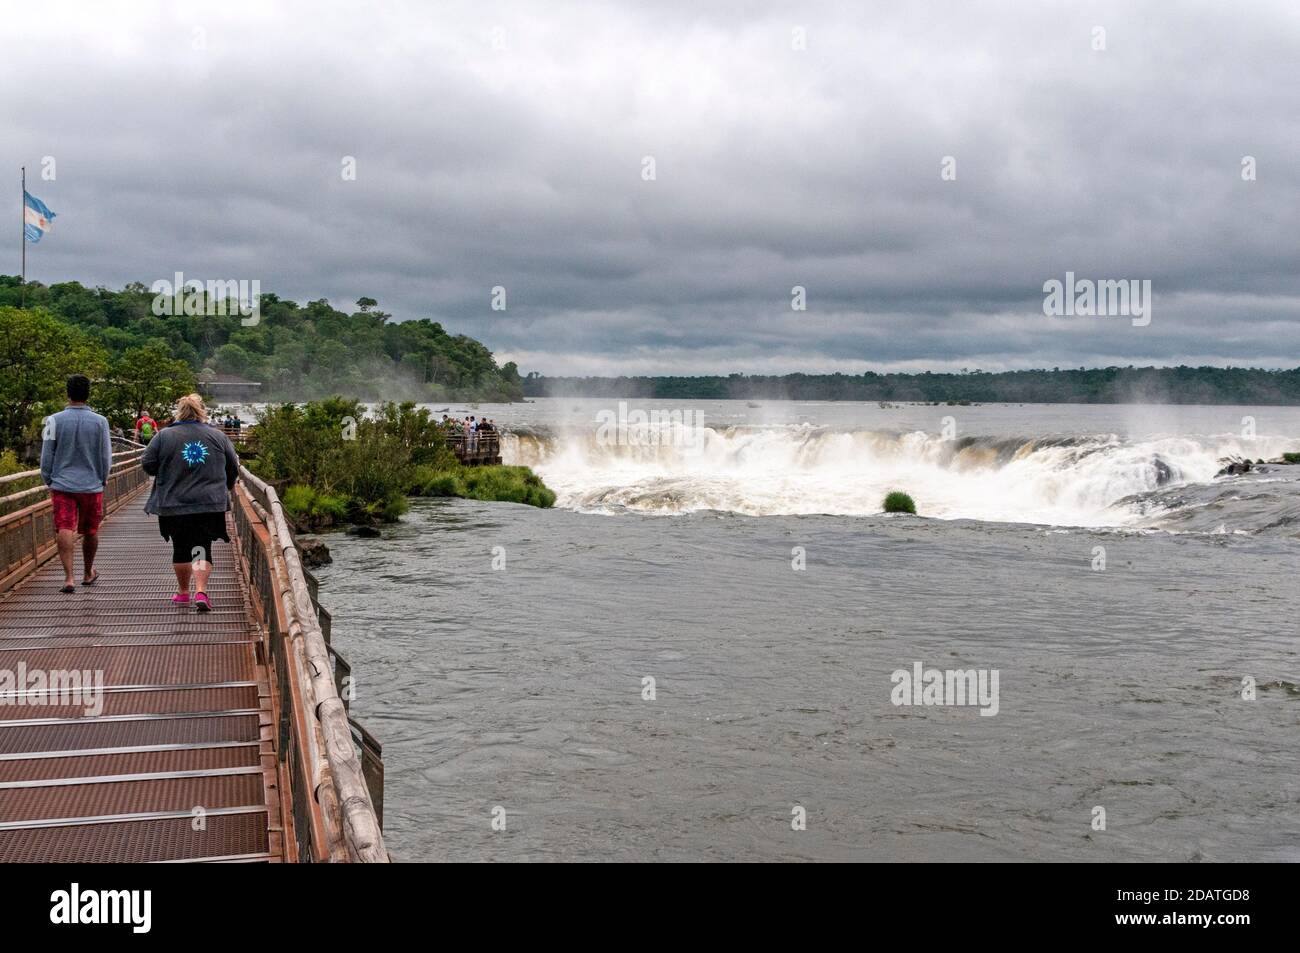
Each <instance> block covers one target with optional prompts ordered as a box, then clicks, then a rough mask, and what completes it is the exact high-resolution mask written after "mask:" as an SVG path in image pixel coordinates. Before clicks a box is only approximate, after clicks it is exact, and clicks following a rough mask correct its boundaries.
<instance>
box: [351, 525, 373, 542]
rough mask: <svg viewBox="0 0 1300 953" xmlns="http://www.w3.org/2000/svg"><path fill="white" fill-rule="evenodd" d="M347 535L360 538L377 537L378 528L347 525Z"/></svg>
mask: <svg viewBox="0 0 1300 953" xmlns="http://www.w3.org/2000/svg"><path fill="white" fill-rule="evenodd" d="M348 535H349V536H360V537H361V538H362V539H378V538H379V530H377V529H375V528H374V527H373V526H349V527H348Z"/></svg>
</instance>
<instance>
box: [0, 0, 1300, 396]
mask: <svg viewBox="0 0 1300 953" xmlns="http://www.w3.org/2000/svg"><path fill="white" fill-rule="evenodd" d="M262 8H266V9H262ZM0 22H2V23H4V35H5V38H6V41H7V42H5V43H4V53H3V55H2V56H0V153H3V164H4V166H5V167H6V168H9V169H10V170H11V173H12V175H13V176H14V181H13V185H12V187H13V189H14V192H13V193H12V194H13V195H14V205H15V208H14V210H13V214H14V217H15V220H16V219H17V217H18V214H19V210H18V209H17V207H16V206H17V194H18V183H17V176H18V167H19V166H20V165H22V164H26V165H27V170H28V189H29V191H31V192H33V193H34V194H36V195H37V196H39V197H40V198H41V199H43V200H44V201H45V202H46V204H48V205H49V206H50V207H51V208H52V209H53V210H54V211H55V212H56V213H57V214H58V219H57V221H56V223H55V229H54V231H53V232H51V233H50V235H49V236H48V237H47V238H46V239H45V240H44V241H42V242H41V244H40V245H38V246H29V254H28V273H29V277H31V278H32V279H34V280H39V281H43V282H47V283H49V282H54V281H62V280H68V279H77V280H80V281H82V282H84V283H87V284H104V285H107V286H109V287H114V288H117V287H121V286H122V285H123V284H125V283H126V282H129V281H136V280H138V281H143V282H145V283H150V282H152V281H154V280H155V279H158V278H163V277H170V276H171V275H172V274H173V272H176V271H181V272H184V273H185V275H186V276H187V277H190V278H199V279H218V278H220V279H225V278H235V279H258V280H260V281H261V283H262V289H263V290H264V291H275V292H277V293H279V294H280V295H281V296H282V297H288V298H292V299H294V300H297V301H300V302H305V301H307V300H310V299H314V298H321V297H325V298H328V299H329V300H330V301H331V302H332V303H333V304H335V305H336V306H340V307H345V308H346V309H347V310H352V303H353V302H355V300H356V299H357V298H358V297H359V296H361V295H368V296H371V297H374V298H376V299H378V300H379V302H380V305H381V307H383V309H384V310H386V311H389V312H391V313H392V314H393V315H394V316H395V318H396V319H398V320H404V319H408V318H421V317H429V318H433V319H436V320H439V321H442V322H443V324H444V325H445V326H446V327H447V328H448V329H449V330H452V331H453V332H465V333H467V334H470V335H472V336H474V337H477V338H479V339H480V340H482V341H484V342H485V343H486V344H487V345H488V346H489V347H491V348H492V349H493V351H494V352H495V353H496V355H497V358H498V360H499V361H506V360H515V361H517V362H518V363H519V366H520V368H521V370H523V371H529V370H537V371H541V372H543V373H549V374H565V373H578V374H587V373H593V374H605V373H712V372H730V371H748V372H779V373H784V372H788V371H795V370H804V371H832V370H843V371H846V372H861V371H863V370H866V369H868V368H870V369H876V370H880V369H926V368H930V369H936V370H938V369H946V368H961V367H978V368H982V369H986V370H996V369H1003V368H1017V367H1042V366H1046V367H1052V366H1058V365H1059V366H1070V367H1075V366H1081V365H1088V366H1093V365H1099V364H1145V363H1157V364H1172V363H1214V364H1228V363H1232V364H1245V365H1258V366H1273V367H1276V366H1295V365H1297V364H1300V277H1298V273H1297V253H1298V252H1300V220H1298V219H1297V210H1298V209H1300V96H1297V95H1296V83H1297V64H1300V5H1297V4H1296V3H1295V2H1294V0H1279V2H1259V0H1256V2H1251V3H1250V4H1246V5H1238V4H1226V3H1223V2H1209V3H1175V2H1168V3H1137V2H1131V0H1129V2H1122V3H1114V4H1111V3H1083V2H1074V3H1051V2H1046V3H1045V2H1030V0H1025V2H1022V3H999V4H980V3H973V2H960V3H953V4H950V5H949V4H940V3H929V2H927V3H924V4H920V3H916V4H912V3H899V2H889V3H880V4H863V3H845V4H832V3H827V4H820V3H798V4H764V3H760V2H752V0H749V2H720V3H707V2H671V3H636V4H633V3H627V4H613V3H611V4H567V3H561V2H554V0H550V2H546V3H522V2H521V3H491V2H484V0H477V2H471V3H464V4H459V3H444V2H439V3H436V4H433V3H409V4H408V3H382V2H381V3H343V4H332V3H328V2H320V0H314V2H311V3H304V4H301V5H299V4H291V3H277V4H271V3H267V4H243V3H230V2H224V3H176V2H169V3H162V4H157V5H154V4H150V3H143V2H129V3H120V4H119V3H108V2H103V0H95V2H82V3H61V2H57V0H42V2H41V3H30V2H23V3H16V2H8V0H0ZM1099 27H1100V28H1101V29H1102V30H1104V35H1103V34H1101V33H1098V32H1097V28H1099ZM15 32H16V33H17V35H16V36H15V35H14V34H15ZM800 37H802V38H803V39H802V43H801V42H800ZM1099 41H1101V42H1104V47H1105V48H1104V49H1100V50H1099V49H1095V47H1096V46H1097V45H1099ZM801 46H802V47H803V48H800V47H801ZM47 156H51V157H53V158H54V160H55V163H56V165H55V173H56V178H55V179H54V180H53V181H44V180H42V178H41V169H42V161H43V159H44V157H47ZM349 156H350V157H354V158H355V163H356V177H355V179H354V180H349V179H346V178H345V177H344V174H343V173H344V163H345V157H349ZM647 156H649V157H653V159H654V173H655V177H654V179H653V180H650V181H647V180H646V179H645V178H644V170H645V158H646V157H647ZM946 156H951V157H953V158H954V159H955V169H956V178H955V180H945V179H944V178H943V177H942V176H941V172H942V169H943V162H944V157H946ZM1246 156H1251V157H1253V158H1254V160H1255V168H1256V178H1255V179H1254V180H1253V181H1248V180H1245V179H1243V174H1242V173H1243V165H1242V163H1243V157H1246ZM17 229H18V223H17V221H15V223H14V230H15V235H14V239H13V242H12V243H11V244H10V243H6V244H5V247H7V248H10V249H11V251H10V252H4V253H3V255H4V257H3V258H2V259H0V272H9V273H16V272H17V271H18V260H17V259H18V254H17V253H18V236H17V234H16V232H17ZM1066 271H1073V272H1074V273H1075V274H1076V275H1078V276H1079V277H1081V278H1096V279H1121V278H1137V279H1149V280H1150V281H1151V282H1152V288H1153V295H1154V300H1153V306H1152V315H1151V323H1150V324H1149V325H1148V326H1146V327H1134V326H1133V324H1132V322H1131V321H1130V320H1128V319H1127V318H1124V317H1047V316H1045V315H1044V314H1043V310H1042V306H1043V298H1044V295H1043V291H1042V287H1043V283H1044V282H1045V281H1047V280H1049V279H1052V278H1058V279H1061V278H1064V275H1065V272H1066ZM795 285H801V286H803V287H805V288H806V289H807V310H806V311H802V312H800V311H795V310H792V308H791V288H792V287H793V286H795ZM494 286H502V287H504V288H505V293H506V310H505V311H493V310H492V308H491V300H492V289H493V288H494Z"/></svg>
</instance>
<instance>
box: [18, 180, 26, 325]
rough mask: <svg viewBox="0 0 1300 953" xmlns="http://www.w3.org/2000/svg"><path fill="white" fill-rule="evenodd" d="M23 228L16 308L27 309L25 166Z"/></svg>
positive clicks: (21, 212)
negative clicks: (21, 270)
mask: <svg viewBox="0 0 1300 953" xmlns="http://www.w3.org/2000/svg"><path fill="white" fill-rule="evenodd" d="M18 208H19V214H20V215H21V216H22V223H23V228H22V232H21V233H20V240H21V241H22V243H23V274H22V277H21V278H19V279H18V307H20V308H25V307H27V166H23V203H22V205H20V206H19V207H18Z"/></svg>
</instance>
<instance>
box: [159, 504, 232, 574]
mask: <svg viewBox="0 0 1300 953" xmlns="http://www.w3.org/2000/svg"><path fill="white" fill-rule="evenodd" d="M158 532H160V533H162V538H163V539H169V540H171V543H172V562H173V563H189V562H195V561H196V560H199V559H202V560H203V561H204V562H209V563H210V562H212V543H213V541H214V540H218V539H224V540H225V541H226V542H230V533H229V532H228V531H227V530H226V514H225V513H187V514H185V515H184V516H160V517H158ZM196 550H197V552H196Z"/></svg>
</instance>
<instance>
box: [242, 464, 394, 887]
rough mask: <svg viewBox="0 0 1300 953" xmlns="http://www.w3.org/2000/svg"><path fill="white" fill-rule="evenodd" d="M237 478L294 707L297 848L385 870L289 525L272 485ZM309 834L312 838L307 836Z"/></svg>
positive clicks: (287, 725)
mask: <svg viewBox="0 0 1300 953" xmlns="http://www.w3.org/2000/svg"><path fill="white" fill-rule="evenodd" d="M239 474H240V480H239V489H240V491H241V492H240V493H239V494H238V495H237V496H238V499H237V503H238V505H239V506H240V507H241V508H243V512H242V513H237V524H238V525H239V531H240V533H241V535H247V536H248V537H249V538H246V539H242V540H241V544H242V548H243V551H244V553H245V555H246V557H251V558H249V560H248V562H249V565H250V572H252V571H253V570H254V569H255V570H256V576H257V578H250V583H251V584H252V585H253V586H254V588H256V589H257V590H258V591H259V594H260V595H261V597H262V600H263V608H264V611H265V612H266V613H267V614H268V616H271V615H274V617H275V621H276V625H274V626H272V629H273V632H272V637H273V638H275V639H276V642H275V644H273V645H272V647H271V648H272V651H273V655H274V658H275V659H276V662H277V669H278V671H277V673H276V678H277V681H278V682H279V683H280V685H281V691H282V693H284V694H285V695H286V696H287V697H285V698H282V699H281V701H282V704H287V705H289V708H288V709H287V710H286V711H285V712H284V717H283V718H282V719H281V738H282V740H283V741H285V742H286V744H285V745H284V746H283V748H284V749H286V750H282V753H281V757H282V758H285V759H286V770H287V771H288V772H289V773H290V780H291V787H292V788H294V789H295V790H294V802H295V803H294V805H293V815H294V818H295V821H296V823H297V824H298V825H299V826H300V827H305V828H306V830H305V831H304V830H298V831H296V832H295V834H296V836H297V839H298V842H299V846H300V849H301V850H304V851H308V852H309V858H300V859H313V860H322V861H340V860H343V861H356V862H362V863H385V862H387V861H388V859H389V857H388V851H387V849H386V848H385V846H384V836H383V832H382V830H381V829H380V824H379V817H378V814H377V812H376V810H375V805H374V802H373V800H372V797H371V794H370V791H369V788H368V787H367V784H366V778H365V772H364V771H363V766H362V763H361V760H360V759H359V758H358V756H357V751H356V748H355V746H354V745H353V740H352V728H351V726H350V725H349V722H348V715H347V709H346V707H345V705H344V703H343V699H342V698H340V697H339V693H338V690H337V687H336V686H335V682H334V673H333V668H332V666H331V661H330V649H329V646H328V645H327V643H326V640H325V636H324V633H323V632H322V630H321V626H320V622H319V619H318V616H317V612H316V608H315V605H314V603H313V600H312V596H311V592H310V590H309V587H308V582H307V578H306V574H305V572H304V570H303V568H302V562H301V560H300V559H299V556H298V549H297V546H296V544H295V542H294V538H293V531H292V530H291V528H290V526H289V520H288V518H287V517H286V516H285V512H284V507H283V505H282V504H281V502H280V498H279V496H278V495H277V494H276V492H275V488H274V487H272V486H270V485H269V484H267V483H265V482H264V481H262V480H261V479H259V478H258V477H257V476H255V475H254V474H253V473H252V472H251V471H250V470H248V469H247V468H246V467H241V468H240V471H239ZM254 524H260V526H256V525H254ZM259 528H260V529H262V531H263V532H264V534H265V545H264V546H262V552H256V551H252V550H251V547H252V545H253V540H252V538H251V537H252V534H254V532H255V531H256V530H257V529H259ZM289 748H292V751H289V750H287V749H289ZM287 756H288V757H287ZM303 788H306V791H310V792H311V794H312V795H314V796H313V798H312V800H311V802H309V803H306V802H304V801H303V800H302V796H301V795H300V793H299V792H300V791H302V790H303ZM304 793H305V792H304ZM313 832H315V833H313ZM308 833H311V835H312V836H311V837H310V838H308V837H306V836H304V835H305V834H308Z"/></svg>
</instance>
